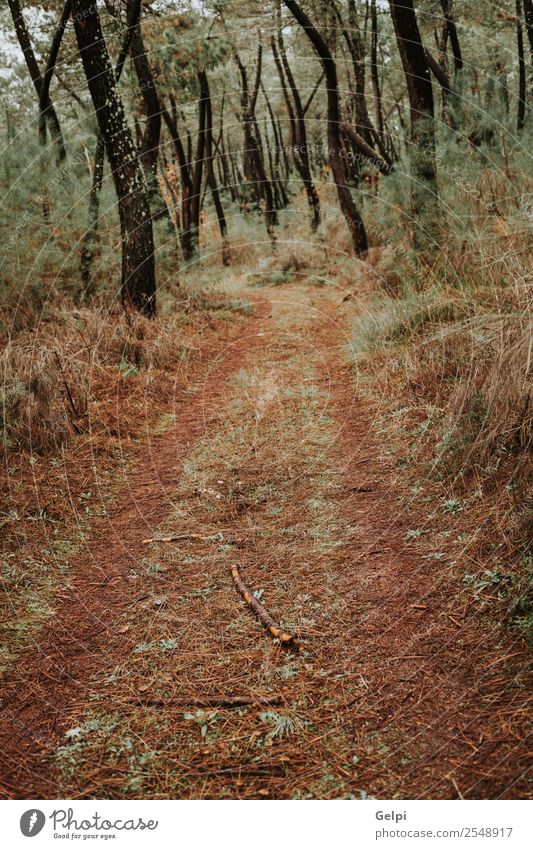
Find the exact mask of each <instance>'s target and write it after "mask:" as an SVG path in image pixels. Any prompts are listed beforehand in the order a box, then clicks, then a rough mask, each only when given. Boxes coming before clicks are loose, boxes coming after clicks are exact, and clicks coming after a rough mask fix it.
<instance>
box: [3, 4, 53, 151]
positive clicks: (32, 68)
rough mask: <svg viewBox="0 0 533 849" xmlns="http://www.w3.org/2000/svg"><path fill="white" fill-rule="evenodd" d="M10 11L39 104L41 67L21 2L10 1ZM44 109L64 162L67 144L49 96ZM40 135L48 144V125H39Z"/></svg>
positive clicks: (43, 142) (41, 79)
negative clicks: (34, 50)
mask: <svg viewBox="0 0 533 849" xmlns="http://www.w3.org/2000/svg"><path fill="white" fill-rule="evenodd" d="M8 5H9V9H10V11H11V16H12V18H13V25H14V27H15V33H16V35H17V40H18V43H19V46H20V49H21V50H22V53H23V55H24V60H25V62H26V67H27V68H28V72H29V74H30V77H31V80H32V82H33V85H34V88H35V91H36V92H37V97H38V98H39V102H40V100H41V90H42V86H43V77H42V74H41V71H40V70H39V65H38V64H37V60H36V58H35V53H34V52H33V47H32V44H31V40H30V35H29V32H28V28H27V27H26V22H25V20H24V17H23V15H22V10H21V8H20V3H19V0H8ZM44 108H45V112H46V120H47V121H48V124H49V126H50V134H51V136H52V139H53V140H54V141H55V143H56V144H57V147H58V159H59V160H63V159H65V157H66V155H67V151H66V148H65V142H64V139H63V133H62V132H61V126H60V124H59V119H58V117H57V113H56V111H55V109H54V105H53V103H52V101H51V100H50V97H49V96H48V98H47V100H46V102H45V103H44ZM39 133H40V139H41V143H42V144H45V143H46V125H44V126H41V125H39Z"/></svg>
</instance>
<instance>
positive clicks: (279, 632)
mask: <svg viewBox="0 0 533 849" xmlns="http://www.w3.org/2000/svg"><path fill="white" fill-rule="evenodd" d="M231 574H232V576H233V581H234V583H235V586H236V588H237V592H238V593H239V594H240V595H241V596H242V597H243V599H244V600H245V602H246V604H247V605H248V606H249V607H250V608H251V609H252V611H253V612H254V613H255V615H256V616H257V618H258V619H259V621H260V622H261V624H262V625H264V627H265V628H266V630H267V631H268V632H269V634H271V635H272V636H273V637H275V639H277V640H279V641H280V642H281V643H282V645H284V646H287V647H296V645H297V643H296V640H295V638H294V637H293V635H292V634H289V633H288V632H287V631H284V630H283V628H282V627H281V626H280V625H278V623H277V622H276V621H275V620H274V619H272V616H271V615H270V613H269V612H268V611H267V610H266V609H265V608H264V607H263V605H262V604H261V603H260V602H259V601H258V600H257V599H256V598H254V596H253V595H252V593H251V592H250V590H249V589H248V587H247V586H246V584H245V583H244V581H243V580H242V578H241V576H240V574H239V568H238V566H232V567H231Z"/></svg>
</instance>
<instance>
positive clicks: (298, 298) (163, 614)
mask: <svg viewBox="0 0 533 849" xmlns="http://www.w3.org/2000/svg"><path fill="white" fill-rule="evenodd" d="M238 288H239V293H240V295H242V296H244V293H245V294H246V297H248V298H249V296H250V293H249V290H248V289H246V287H245V284H244V283H241V284H240V285H239V287H238ZM263 293H264V298H265V303H264V304H263V306H262V307H261V308H260V309H259V311H258V312H259V315H258V318H256V319H253V320H252V319H250V320H249V322H248V324H247V325H246V326H244V327H243V328H242V332H241V335H240V337H239V338H238V339H237V340H236V341H231V340H230V341H229V342H228V344H227V346H226V349H225V350H224V351H223V352H221V353H220V356H219V357H218V358H217V359H216V360H215V361H214V362H213V363H212V364H211V366H210V367H209V369H208V370H207V373H206V374H204V375H203V376H202V379H201V380H199V381H198V385H197V387H196V392H195V394H194V396H192V397H191V401H190V403H189V404H188V405H187V406H186V407H185V406H183V407H182V408H181V411H180V412H179V413H178V414H177V424H176V427H175V429H173V430H171V431H168V432H167V433H166V434H164V435H163V436H162V437H161V438H160V439H159V440H156V441H154V443H153V444H152V450H151V453H150V456H149V457H146V458H145V462H144V463H140V464H138V467H137V471H134V472H133V473H132V475H131V477H130V479H129V484H128V489H127V492H125V493H124V494H123V495H122V496H121V498H120V499H119V500H118V501H117V503H116V505H115V507H114V508H113V509H112V510H111V511H110V517H109V519H108V520H107V521H105V522H102V523H101V525H100V526H99V527H97V528H96V529H95V531H94V534H93V535H92V537H90V538H89V539H88V540H87V544H86V547H85V553H84V554H83V555H80V556H79V558H78V559H77V560H76V562H75V563H74V564H73V569H74V572H73V578H72V582H71V591H70V592H69V593H68V594H67V595H66V597H64V598H63V599H62V600H61V601H60V602H59V603H58V605H57V608H56V611H55V615H54V617H53V618H52V619H51V621H50V624H49V625H48V627H46V628H44V629H43V630H42V632H41V635H40V639H39V641H38V643H37V645H36V646H35V649H34V650H32V652H31V654H28V655H27V656H25V657H23V658H22V659H21V660H20V663H19V664H18V666H17V668H16V670H15V672H14V673H13V675H12V676H11V679H10V680H9V681H8V685H7V689H6V691H5V693H4V697H3V700H2V708H1V715H0V722H1V751H2V755H1V756H0V757H1V759H2V775H3V776H5V786H4V790H3V792H4V794H5V795H6V796H13V797H37V798H43V797H45V798H46V797H54V796H56V797H59V798H61V797H67V798H80V797H84V798H90V797H95V798H101V797H103V798H106V797H111V798H121V797H126V798H127V797H130V798H135V797H146V798H223V797H229V798H263V797H264V798H269V797H270V798H299V799H304V798H346V797H347V798H355V799H359V798H367V797H368V796H377V797H389V798H390V797H392V798H394V797H398V798H402V797H403V798H424V797H427V798H456V797H464V798H483V797H490V798H495V797H497V796H502V797H518V796H523V795H525V794H526V792H527V786H526V782H525V778H524V777H523V776H524V771H525V758H526V755H527V746H525V745H524V743H523V739H524V737H525V730H524V727H523V723H524V722H525V715H524V705H525V690H524V688H523V686H522V683H521V677H520V670H521V660H522V658H521V654H520V652H521V649H520V646H518V645H517V644H516V643H514V642H513V640H512V636H509V638H508V640H507V642H504V640H503V638H502V637H501V635H499V636H498V638H497V639H494V633H493V632H491V631H490V629H487V628H486V627H485V626H483V627H482V625H481V623H480V621H479V618H478V617H477V616H476V614H475V613H474V612H470V609H469V608H468V606H467V605H465V604H463V595H462V594H463V592H464V584H463V582H462V577H461V575H460V570H459V571H458V570H457V568H456V566H453V565H451V564H450V563H449V561H448V559H447V558H446V556H445V555H446V552H442V557H440V556H439V558H436V557H434V556H433V554H434V552H433V551H432V550H431V549H430V547H429V546H426V544H425V543H424V538H423V537H421V538H419V537H418V536H417V535H416V534H414V533H410V530H412V529H416V528H418V527H419V526H420V525H421V524H422V519H421V516H420V511H421V510H422V509H423V508H422V507H421V505H420V502H418V501H416V499H415V497H414V496H413V495H412V494H411V493H410V490H409V488H408V487H407V486H406V485H405V484H403V483H402V478H401V474H400V473H399V471H398V464H397V460H398V458H397V457H394V454H393V453H391V450H390V447H389V446H388V444H387V440H386V439H384V437H383V435H382V434H380V433H379V430H378V428H377V427H376V422H375V416H374V413H373V410H372V408H371V405H370V404H369V403H368V402H367V401H365V399H364V397H363V396H362V394H361V393H360V391H359V389H358V386H357V379H356V375H355V374H354V372H353V370H352V369H351V368H350V367H349V366H348V365H347V364H346V346H347V344H348V339H347V335H346V312H347V311H348V310H349V309H352V310H353V305H351V304H350V302H349V301H347V300H346V299H343V296H342V293H340V292H339V291H337V290H335V289H333V288H331V289H330V288H320V289H319V288H317V287H316V286H311V285H308V284H307V283H306V282H305V281H301V282H296V283H292V284H290V285H286V286H283V287H278V288H275V289H264V290H263ZM267 301H268V302H267ZM235 567H237V570H236V569H235ZM236 576H237V577H238V578H239V579H240V581H241V584H242V586H239V584H238V582H237V581H236ZM258 612H262V615H263V614H264V615H266V617H267V619H266V620H265V619H264V618H263V619H261V621H259V620H260V618H261V617H259V618H258V616H257V615H256V614H257V613H258ZM273 629H274V630H273ZM275 629H279V633H276V630H275ZM283 634H285V635H286V636H289V637H290V638H291V639H290V640H286V641H285V642H290V645H289V646H285V645H284V640H283V639H280V637H281V636H282V635H283Z"/></svg>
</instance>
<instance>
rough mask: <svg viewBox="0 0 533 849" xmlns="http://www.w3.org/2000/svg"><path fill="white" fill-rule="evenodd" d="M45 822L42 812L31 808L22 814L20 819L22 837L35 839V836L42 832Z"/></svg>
mask: <svg viewBox="0 0 533 849" xmlns="http://www.w3.org/2000/svg"><path fill="white" fill-rule="evenodd" d="M45 822H46V817H45V815H44V814H43V812H42V811H39V810H37V808H31V809H30V810H29V811H25V812H24V813H23V814H22V816H21V818H20V830H21V832H22V833H23V835H24V837H35V835H36V834H39V832H40V831H42V828H43V826H44V824H45Z"/></svg>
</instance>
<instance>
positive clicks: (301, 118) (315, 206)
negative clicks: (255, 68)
mask: <svg viewBox="0 0 533 849" xmlns="http://www.w3.org/2000/svg"><path fill="white" fill-rule="evenodd" d="M277 23H278V32H277V39H278V45H279V53H280V56H281V62H282V63H283V70H284V71H285V74H286V76H287V83H288V86H289V89H290V92H291V96H292V102H293V104H294V107H292V104H290V102H289V93H288V91H287V89H286V86H285V82H284V79H283V70H282V68H281V66H280V63H279V61H278V58H277V55H276V50H275V46H274V45H275V42H274V39H272V43H273V52H274V59H275V61H276V65H277V67H278V74H279V77H280V81H281V86H282V89H283V94H284V97H285V101H286V105H287V109H288V110H289V114H290V113H291V112H293V115H294V119H293V120H294V130H293V132H294V136H295V138H294V142H295V145H294V147H293V154H294V161H295V165H296V168H297V169H298V172H299V174H300V176H301V178H302V182H303V184H304V187H305V191H306V194H307V202H308V204H309V208H310V209H311V213H312V219H311V229H312V230H317V229H318V226H319V225H320V199H319V197H318V193H317V190H316V188H315V184H314V182H313V177H312V174H311V165H310V162H309V148H308V146H307V129H306V125H305V113H304V108H303V105H302V99H301V97H300V92H299V91H298V87H297V85H296V81H295V79H294V75H293V73H292V69H291V66H290V65H289V60H288V57H287V51H286V50H285V42H284V41H283V31H282V27H281V6H278V19H277Z"/></svg>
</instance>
